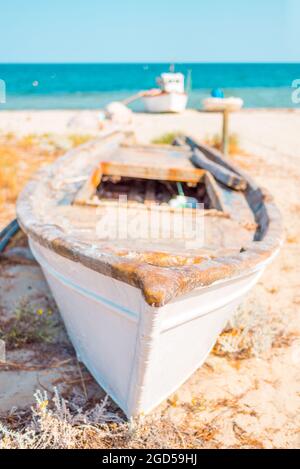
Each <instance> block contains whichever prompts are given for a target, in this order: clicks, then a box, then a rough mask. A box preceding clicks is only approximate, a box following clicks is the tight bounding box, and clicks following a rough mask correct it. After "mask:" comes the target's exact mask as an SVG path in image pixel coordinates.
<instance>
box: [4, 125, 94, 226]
mask: <svg viewBox="0 0 300 469" xmlns="http://www.w3.org/2000/svg"><path fill="white" fill-rule="evenodd" d="M90 138H91V137H90V136H89V135H75V134H74V135H70V136H68V137H61V136H55V135H50V134H44V135H39V136H38V135H26V136H24V137H21V138H17V137H16V136H15V135H14V134H13V133H8V134H5V135H0V227H1V226H3V225H5V224H6V223H8V222H9V221H10V219H11V218H13V217H14V216H15V207H14V205H15V202H16V199H17V197H18V194H19V193H20V191H21V190H22V188H23V187H24V185H25V184H26V183H27V181H28V180H29V179H30V178H31V176H32V175H33V173H35V172H36V171H37V170H38V169H39V168H41V167H43V166H44V165H46V164H49V163H51V162H52V161H54V160H55V159H56V158H57V157H58V156H60V155H61V154H63V153H64V152H65V151H67V150H68V149H70V148H74V147H75V146H77V145H80V144H82V143H85V142H86V141H88V140H89V139H90Z"/></svg>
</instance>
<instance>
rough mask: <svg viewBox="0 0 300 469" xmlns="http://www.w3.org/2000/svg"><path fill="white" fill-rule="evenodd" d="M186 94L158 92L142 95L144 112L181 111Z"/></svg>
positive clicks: (185, 103)
mask: <svg viewBox="0 0 300 469" xmlns="http://www.w3.org/2000/svg"><path fill="white" fill-rule="evenodd" d="M187 100H188V96H187V95H186V94H185V93H175V92H170V93H160V94H157V95H153V96H151V95H150V96H143V98H142V101H143V104H144V107H145V111H146V112H175V113H176V112H182V111H184V110H185V108H186V105H187Z"/></svg>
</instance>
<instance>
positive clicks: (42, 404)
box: [39, 399, 49, 410]
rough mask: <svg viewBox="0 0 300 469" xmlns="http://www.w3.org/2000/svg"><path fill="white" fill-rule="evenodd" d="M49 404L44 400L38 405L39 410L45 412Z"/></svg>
mask: <svg viewBox="0 0 300 469" xmlns="http://www.w3.org/2000/svg"><path fill="white" fill-rule="evenodd" d="M48 404H49V401H48V400H47V399H46V400H45V401H42V402H41V403H40V404H39V408H40V410H45V409H46V408H47V406H48Z"/></svg>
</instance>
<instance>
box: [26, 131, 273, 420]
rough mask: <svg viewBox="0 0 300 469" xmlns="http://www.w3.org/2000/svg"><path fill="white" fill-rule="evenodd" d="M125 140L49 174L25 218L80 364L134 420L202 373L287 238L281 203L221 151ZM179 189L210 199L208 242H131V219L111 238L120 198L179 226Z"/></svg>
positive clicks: (70, 159) (109, 141) (93, 149)
mask: <svg viewBox="0 0 300 469" xmlns="http://www.w3.org/2000/svg"><path fill="white" fill-rule="evenodd" d="M124 139H125V136H124V135H123V134H122V133H119V132H115V133H113V134H110V135H107V136H105V137H103V138H101V139H99V140H96V141H93V142H90V143H88V144H86V145H84V146H82V147H79V148H77V149H75V150H73V151H72V152H70V153H68V154H67V155H65V156H64V157H62V158H60V159H58V160H57V161H56V162H55V163H54V164H52V165H51V166H49V167H47V168H43V169H42V170H41V171H40V172H39V173H38V174H37V175H36V176H35V178H34V179H33V180H32V181H31V182H30V183H29V184H28V185H27V186H26V188H25V189H24V190H23V192H22V194H21V195H20V197H19V200H18V203H17V216H18V220H19V223H20V225H21V227H22V228H23V230H24V231H25V232H26V233H27V234H28V237H29V242H30V246H31V249H32V252H33V254H34V256H35V257H36V259H37V261H38V262H39V263H40V265H41V267H42V269H43V272H44V274H45V277H46V279H47V281H48V283H49V286H50V288H51V290H52V293H53V296H54V298H55V300H56V302H57V305H58V307H59V310H60V312H61V315H62V317H63V320H64V322H65V325H66V328H67V331H68V334H69V336H70V338H71V340H72V342H73V344H74V347H75V349H76V352H77V354H78V357H79V359H80V360H81V361H82V362H83V363H84V364H85V365H86V366H87V368H88V369H89V370H90V372H91V373H92V374H93V376H94V377H95V379H96V380H97V381H98V383H99V384H100V385H101V386H102V387H103V388H104V390H105V391H106V392H107V393H108V394H109V395H110V396H111V397H112V398H113V400H114V401H115V402H116V403H117V404H118V405H119V406H120V407H121V408H122V409H123V411H124V412H125V414H126V415H127V416H128V417H131V416H135V415H139V414H141V413H147V412H149V411H150V410H151V409H153V408H154V407H155V406H156V405H158V404H159V403H160V402H161V401H162V400H163V399H165V398H166V397H167V396H168V395H169V394H171V393H172V392H173V391H175V390H176V389H177V388H178V387H179V386H180V385H181V384H182V383H183V382H184V381H185V380H186V379H187V378H188V377H189V376H190V375H191V374H192V373H193V372H194V371H195V370H196V369H197V368H198V367H199V366H201V364H202V363H203V362H204V361H205V359H206V357H207V355H208V353H209V352H210V350H211V348H212V347H213V345H214V343H215V341H216V339H217V336H218V334H219V333H220V332H221V331H222V328H223V327H224V325H225V323H226V322H227V320H228V319H229V317H230V315H231V314H232V313H233V311H234V310H235V309H236V307H237V306H238V305H239V303H240V302H241V301H242V299H243V297H244V296H245V294H246V293H247V292H248V291H249V290H250V289H251V287H252V286H253V285H254V284H255V283H256V282H257V280H258V278H259V277H260V275H261V274H262V272H263V271H264V269H265V267H266V265H267V264H268V263H269V262H270V261H271V259H272V258H273V256H274V255H275V254H276V252H277V251H278V249H279V246H280V243H281V237H282V235H281V219H280V215H279V213H278V211H277V209H276V207H275V206H274V204H273V202H272V198H271V197H270V196H269V195H267V194H266V193H265V192H263V191H262V190H261V189H260V188H258V187H257V186H256V185H255V183H253V182H252V181H251V180H250V179H249V178H248V177H247V176H245V175H244V174H241V173H240V172H239V171H238V170H237V168H235V167H233V166H232V165H231V164H229V162H227V161H225V160H224V159H223V158H222V155H220V154H219V153H218V152H216V151H213V150H211V149H210V148H208V147H205V146H203V145H198V146H197V144H196V143H195V142H193V141H191V140H189V139H186V140H185V141H184V146H182V147H155V146H149V147H144V146H138V145H129V144H128V143H126V140H124ZM191 158H192V160H191ZM195 165H196V166H195ZM199 166H202V169H201V168H199ZM213 175H214V176H213ZM221 181H222V183H221ZM177 183H179V184H180V185H181V188H182V190H183V191H185V193H187V194H189V195H190V196H193V197H195V198H197V200H198V201H199V202H202V203H204V208H205V210H204V211H203V212H202V215H201V216H202V218H203V220H204V222H205V223H204V238H203V240H202V241H203V242H202V244H201V246H200V247H199V246H197V245H196V246H195V245H194V244H193V243H192V244H189V242H190V240H188V242H187V241H186V239H182V238H181V237H179V238H176V239H175V237H174V239H173V238H172V236H171V235H168V236H167V238H164V237H163V236H161V237H159V236H158V237H157V238H155V237H151V239H150V240H149V239H148V238H147V236H146V235H145V236H144V237H143V236H139V237H134V236H133V237H130V236H129V235H127V236H124V232H123V231H122V228H123V227H124V223H123V222H122V220H123V219H121V224H120V226H121V231H122V233H121V235H120V233H119V234H118V236H117V237H114V236H111V231H108V232H107V233H105V232H104V231H105V230H104V229H103V225H102V224H101V222H102V221H103V219H104V216H105V214H106V215H107V214H109V219H110V220H111V219H114V216H115V214H116V211H118V210H119V209H120V204H119V203H118V202H117V201H116V196H117V195H118V196H119V195H120V194H123V196H124V194H126V195H127V196H128V199H129V202H128V204H127V208H128V206H129V212H130V215H129V217H132V216H133V214H136V213H141V212H142V213H145V212H146V213H148V212H147V211H148V210H149V207H151V208H152V207H153V206H152V205H151V204H149V201H150V202H151V200H154V201H155V202H156V203H155V205H154V209H155V210H157V213H162V214H163V219H164V220H165V219H166V214H169V215H170V217H171V219H172V220H176V217H177V216H178V215H179V209H176V208H174V207H171V205H170V200H174V197H176V195H174V194H173V191H174V187H176V186H177ZM168 191H169V192H168ZM123 196H122V197H123ZM122 200H123V199H121V202H120V203H121V205H122V204H123V202H122ZM124 204H125V202H124ZM184 210H187V211H188V213H193V214H194V215H195V213H198V212H197V210H200V209H199V208H186V209H184ZM131 211H133V212H131ZM143 211H144V212H143ZM180 213H182V212H180ZM155 223H156V222H155Z"/></svg>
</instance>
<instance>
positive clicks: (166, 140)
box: [151, 131, 183, 145]
mask: <svg viewBox="0 0 300 469" xmlns="http://www.w3.org/2000/svg"><path fill="white" fill-rule="evenodd" d="M182 135H183V133H182V132H180V131H174V132H166V133H165V134H162V135H160V136H159V137H156V138H154V139H153V140H152V141H151V143H153V144H156V145H172V143H173V142H174V140H175V139H176V138H177V137H181V136H182Z"/></svg>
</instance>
